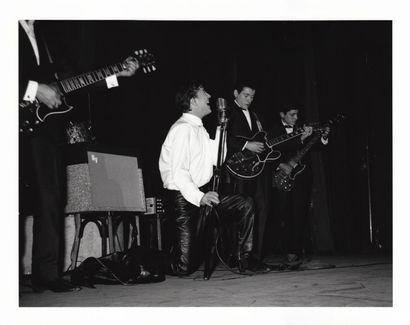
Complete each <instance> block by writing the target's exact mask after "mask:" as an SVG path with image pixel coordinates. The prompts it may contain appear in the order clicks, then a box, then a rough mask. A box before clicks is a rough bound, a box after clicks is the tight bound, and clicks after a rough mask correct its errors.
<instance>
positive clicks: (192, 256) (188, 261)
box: [165, 190, 255, 275]
mask: <svg viewBox="0 0 410 325" xmlns="http://www.w3.org/2000/svg"><path fill="white" fill-rule="evenodd" d="M165 202H166V208H167V238H168V246H170V250H171V259H172V260H171V264H172V265H171V268H172V270H171V273H173V274H174V275H189V274H191V273H193V272H195V271H196V270H197V269H198V267H199V266H200V264H201V263H202V261H203V258H204V256H203V251H202V245H203V238H201V236H200V235H199V234H198V231H197V228H198V227H197V226H198V221H199V220H200V214H201V213H203V212H204V209H205V207H197V206H195V205H193V204H191V203H189V202H188V201H187V200H185V199H184V197H183V196H182V194H181V192H179V191H171V190H167V191H166V200H165ZM215 209H216V211H217V213H218V216H219V221H220V226H221V227H222V228H223V229H224V230H225V231H228V232H229V231H232V230H233V232H234V233H235V234H237V237H236V238H235V239H234V241H236V243H235V244H236V247H235V248H236V249H237V250H238V251H239V254H242V255H243V254H245V253H250V252H251V251H252V236H253V223H254V215H255V209H254V203H253V200H252V199H251V198H249V197H244V196H241V195H220V204H219V205H218V206H217V207H215Z"/></svg>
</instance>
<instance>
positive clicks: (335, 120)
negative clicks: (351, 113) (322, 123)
mask: <svg viewBox="0 0 410 325" xmlns="http://www.w3.org/2000/svg"><path fill="white" fill-rule="evenodd" d="M345 119H346V116H344V115H343V114H341V113H338V114H337V115H336V116H335V117H334V118H332V119H330V120H329V121H328V123H327V124H328V125H333V124H337V123H341V122H343V121H344V120H345Z"/></svg>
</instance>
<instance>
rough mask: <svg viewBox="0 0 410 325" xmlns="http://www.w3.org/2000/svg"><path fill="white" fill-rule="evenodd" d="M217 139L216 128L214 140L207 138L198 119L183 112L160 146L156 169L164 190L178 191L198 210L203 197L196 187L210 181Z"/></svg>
mask: <svg viewBox="0 0 410 325" xmlns="http://www.w3.org/2000/svg"><path fill="white" fill-rule="evenodd" d="M219 136H220V130H219V128H218V129H217V132H216V135H215V140H212V139H210V137H209V134H208V132H207V131H206V129H205V128H204V126H203V124H202V120H201V119H200V118H199V117H197V116H195V115H193V114H190V113H183V114H182V116H181V117H180V118H179V119H178V120H177V121H176V122H175V123H174V124H173V125H172V126H171V128H170V130H169V132H168V135H167V137H166V139H165V141H164V143H163V144H162V148H161V154H160V158H159V170H160V173H161V179H162V182H163V183H164V188H166V189H169V190H177V191H180V192H181V194H182V196H183V197H184V198H185V199H186V200H187V201H188V202H190V203H192V204H194V205H196V206H198V207H199V206H200V201H201V199H202V196H203V195H204V193H203V192H202V191H200V190H199V187H201V186H203V185H205V184H207V183H208V182H209V181H210V180H211V178H212V175H213V166H214V165H216V161H217V155H218V145H219Z"/></svg>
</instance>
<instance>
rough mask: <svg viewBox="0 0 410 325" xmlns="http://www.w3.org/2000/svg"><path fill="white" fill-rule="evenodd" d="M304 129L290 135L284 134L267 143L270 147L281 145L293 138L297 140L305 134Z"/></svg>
mask: <svg viewBox="0 0 410 325" xmlns="http://www.w3.org/2000/svg"><path fill="white" fill-rule="evenodd" d="M303 131H304V129H303V128H298V129H296V130H295V131H294V132H292V133H289V134H284V135H282V136H280V137H277V138H274V139H268V140H267V141H266V143H267V144H268V146H269V147H272V146H275V145H278V144H281V143H282V142H286V141H288V140H290V139H292V138H296V137H298V136H299V135H301V134H302V133H303Z"/></svg>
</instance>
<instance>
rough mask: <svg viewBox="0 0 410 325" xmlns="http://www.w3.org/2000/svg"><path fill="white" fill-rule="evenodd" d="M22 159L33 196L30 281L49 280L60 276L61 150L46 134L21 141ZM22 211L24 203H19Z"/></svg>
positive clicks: (61, 222)
mask: <svg viewBox="0 0 410 325" xmlns="http://www.w3.org/2000/svg"><path fill="white" fill-rule="evenodd" d="M24 143H25V144H24V147H25V150H24V154H23V155H22V157H20V163H24V162H23V161H22V160H27V161H29V162H30V164H31V166H30V168H31V172H32V175H31V183H32V184H31V186H32V188H33V190H32V191H31V195H32V196H33V197H34V202H35V206H34V210H33V214H34V216H33V250H32V280H33V281H34V282H48V281H53V280H55V279H56V278H58V277H59V276H60V272H61V266H62V262H63V254H62V252H63V248H64V247H63V244H62V243H63V238H64V213H63V207H64V199H63V198H64V197H65V196H64V192H63V189H64V188H65V186H64V183H65V177H64V170H63V164H62V155H61V148H60V146H59V145H58V142H57V141H55V140H54V139H53V138H51V137H49V136H47V135H44V136H43V135H40V136H35V137H33V138H29V140H27V141H25V142H24ZM20 204H21V207H20V210H24V209H23V208H22V206H24V204H25V202H21V203H20Z"/></svg>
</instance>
